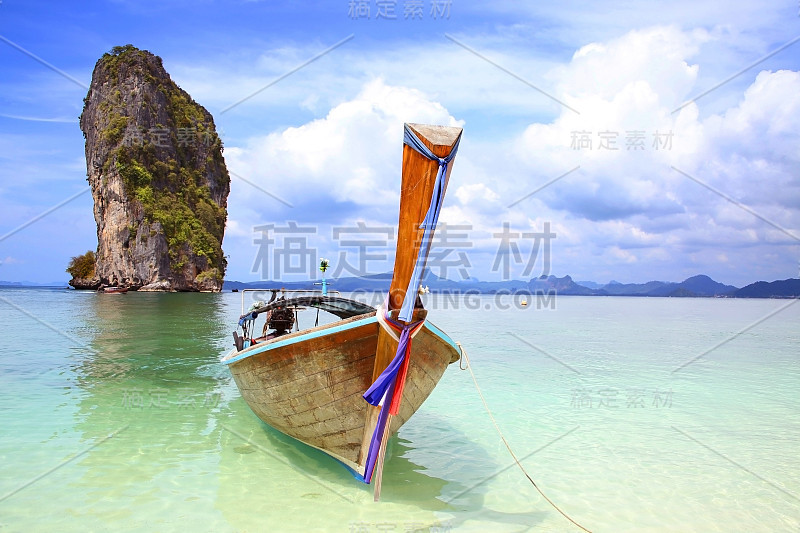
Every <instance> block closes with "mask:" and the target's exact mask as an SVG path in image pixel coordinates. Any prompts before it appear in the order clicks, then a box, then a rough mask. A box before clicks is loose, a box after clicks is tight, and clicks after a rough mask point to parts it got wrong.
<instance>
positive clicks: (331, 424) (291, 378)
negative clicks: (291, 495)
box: [223, 314, 460, 475]
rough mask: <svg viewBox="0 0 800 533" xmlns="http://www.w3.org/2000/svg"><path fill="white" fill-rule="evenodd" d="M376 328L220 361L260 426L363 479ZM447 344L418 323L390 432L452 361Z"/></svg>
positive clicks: (361, 323)
mask: <svg viewBox="0 0 800 533" xmlns="http://www.w3.org/2000/svg"><path fill="white" fill-rule="evenodd" d="M379 329H380V326H379V324H378V321H377V319H376V317H375V314H371V315H361V316H357V317H353V318H349V319H346V320H340V321H338V322H334V323H332V324H328V325H325V326H320V327H317V328H314V329H311V330H306V331H302V332H298V333H293V334H291V335H286V336H283V337H279V338H277V339H272V340H270V341H267V342H263V343H260V344H257V345H255V346H251V347H249V348H247V349H245V350H243V351H241V352H236V351H235V350H234V351H233V352H231V353H230V354H228V356H226V357H225V358H224V359H223V362H224V363H226V364H228V366H229V368H230V371H231V374H232V375H233V378H234V380H235V381H236V385H237V386H238V387H239V391H240V392H241V394H242V397H243V398H244V400H245V401H246V402H247V404H248V405H249V406H250V408H251V409H252V411H253V412H254V413H255V414H256V416H258V417H259V418H260V419H261V420H262V421H264V422H265V423H267V424H269V425H270V426H272V427H274V428H275V429H277V430H279V431H281V432H283V433H285V434H287V435H289V436H291V437H294V438H295V439H297V440H300V441H302V442H304V443H306V444H308V445H310V446H313V447H315V448H318V449H320V450H322V451H324V452H326V453H328V454H329V455H331V456H332V457H334V458H336V459H338V460H339V461H341V462H342V463H344V464H345V465H347V466H348V467H350V468H351V469H353V470H354V471H356V472H358V473H359V474H362V475H363V473H364V462H365V461H366V454H367V450H366V449H365V445H364V442H365V441H366V440H368V439H365V434H364V433H365V427H366V426H367V424H366V420H367V408H368V407H369V405H368V404H367V402H366V401H365V400H364V399H363V397H362V394H364V392H365V391H366V390H367V388H369V386H370V385H371V384H372V378H373V366H374V362H375V353H376V348H377V343H378V332H379ZM459 356H460V353H459V351H458V348H457V347H456V345H455V344H454V343H453V341H452V340H451V339H450V338H449V337H448V336H447V335H445V334H444V333H442V332H441V331H440V330H439V329H438V328H436V327H435V326H433V325H432V324H429V323H426V324H425V326H424V327H423V328H422V330H421V331H420V332H419V334H418V335H417V336H416V337H415V339H414V341H413V343H412V348H411V355H410V359H409V369H408V376H407V379H406V385H405V388H404V390H403V398H402V402H401V404H400V412H399V414H398V415H397V416H395V417H394V418H393V419H392V426H391V430H390V431H391V433H395V432H396V431H397V430H398V429H399V428H400V427H401V426H402V425H403V424H404V423H405V422H406V421H407V420H408V419H409V418H411V416H412V415H413V414H414V413H415V412H416V411H417V409H419V407H420V406H421V405H422V403H423V402H424V401H425V399H426V398H427V397H428V396H429V395H430V393H431V392H432V391H433V389H434V387H435V386H436V384H437V383H438V382H439V379H440V378H441V377H442V374H443V373H444V371H445V369H446V368H447V366H448V365H449V364H450V363H453V362H455V361H457V360H458V358H459Z"/></svg>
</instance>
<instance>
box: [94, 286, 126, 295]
mask: <svg viewBox="0 0 800 533" xmlns="http://www.w3.org/2000/svg"><path fill="white" fill-rule="evenodd" d="M100 292H103V293H105V294H125V293H126V292H128V287H104V288H103V289H102V290H101V291H100Z"/></svg>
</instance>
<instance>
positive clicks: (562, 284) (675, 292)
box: [0, 272, 800, 298]
mask: <svg viewBox="0 0 800 533" xmlns="http://www.w3.org/2000/svg"><path fill="white" fill-rule="evenodd" d="M391 280H392V274H391V272H386V273H383V274H374V275H370V276H363V277H347V278H339V279H335V280H328V281H329V283H330V288H331V289H334V290H337V291H340V292H358V291H367V292H373V291H387V290H389V284H390V283H391ZM315 283H318V282H314V281H313V280H312V281H253V282H241V281H225V284H224V285H223V290H226V291H230V290H234V289H236V290H241V289H257V288H264V287H268V288H275V287H283V288H285V289H302V290H308V289H319V288H320V287H319V285H318V284H315ZM422 284H423V285H426V286H428V288H429V289H430V290H431V292H462V293H464V292H472V293H480V294H496V293H510V294H514V293H519V294H526V293H527V294H537V293H538V294H547V293H553V292H554V293H556V294H559V295H565V296H651V297H653V296H661V297H663V296H669V297H690V298H702V297H707V298H712V297H716V298H723V297H724V298H800V279H793V278H790V279H784V280H778V281H773V282H766V281H758V282H756V283H751V284H750V285H747V286H746V287H742V288H741V289H739V288H737V287H734V286H733V285H725V284H722V283H719V282H716V281H714V280H713V279H711V278H710V277H708V276H705V275H699V276H692V277H691V278H688V279H685V280H683V281H681V282H680V283H675V282H669V281H648V282H647V283H619V282H617V281H611V282H609V283H606V284H605V285H603V284H601V283H595V282H593V281H578V282H576V281H573V280H572V277H570V276H564V277H562V278H558V277H556V276H545V277H541V278H533V279H530V280H528V281H525V280H511V281H479V280H476V279H466V280H462V281H453V280H449V279H446V278H441V277H439V276H436V275H435V274H432V273H430V272H427V273H426V275H425V276H424V278H423V281H422ZM0 287H17V288H21V287H67V283H66V282H64V281H53V282H50V283H37V282H33V281H2V280H0Z"/></svg>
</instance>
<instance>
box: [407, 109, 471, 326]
mask: <svg viewBox="0 0 800 533" xmlns="http://www.w3.org/2000/svg"><path fill="white" fill-rule="evenodd" d="M460 143H461V136H460V135H459V136H458V139H456V142H455V144H454V145H453V149H452V150H451V151H450V154H449V155H448V156H447V157H437V156H436V155H435V154H434V153H433V152H431V151H430V150H429V149H428V147H427V146H425V144H424V143H423V142H422V141H421V140H420V139H419V137H417V136H416V135H415V134H414V132H413V131H411V128H409V127H408V124H406V125H404V132H403V144H406V145H408V146H409V147H411V148H412V149H414V150H415V151H416V152H418V153H419V154H422V155H424V156H425V157H427V158H428V159H430V160H431V161H438V162H439V170H438V171H437V172H436V181H435V182H434V185H433V194H432V195H431V205H430V206H429V207H428V212H427V213H426V214H425V220H423V222H422V226H421V227H422V228H423V233H422V241H421V242H420V246H419V254H418V255H417V263H416V265H414V271H413V272H412V273H411V279H410V280H409V281H408V288H407V289H406V294H405V297H404V298H403V305H402V306H400V313H399V315H398V316H397V318H398V319H399V320H403V321H404V322H408V321H410V320H411V316H412V314H413V313H414V304H415V303H416V301H417V291H419V284H420V281H421V278H422V272H423V271H424V270H425V263H426V262H427V260H428V252H429V251H430V248H431V241H432V240H433V230H434V229H436V224H437V222H438V221H439V213H440V212H441V210H442V202H443V201H444V193H445V186H446V182H445V180H446V178H447V167H448V165H449V164H450V162H451V161H452V160H453V158H454V157H455V156H456V152H458V145H459V144H460Z"/></svg>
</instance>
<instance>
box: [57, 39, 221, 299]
mask: <svg viewBox="0 0 800 533" xmlns="http://www.w3.org/2000/svg"><path fill="white" fill-rule="evenodd" d="M80 126H81V130H82V131H83V135H84V137H85V139H86V169H87V174H88V181H89V184H90V185H91V189H92V196H93V198H94V218H95V221H96V222H97V241H98V244H97V254H96V265H95V271H94V274H93V276H92V279H90V280H86V279H77V278H73V280H72V281H70V284H71V285H73V286H75V287H76V288H78V287H79V288H96V287H100V286H105V285H121V286H125V287H129V288H131V289H135V290H145V291H146V290H173V291H219V290H221V288H222V281H223V277H224V275H225V267H226V265H227V261H226V260H225V256H224V254H223V252H222V238H223V234H224V231H225V221H226V219H227V210H226V207H227V201H228V200H227V198H228V193H229V192H230V177H229V175H228V171H227V169H226V167H225V161H224V159H223V157H222V142H221V140H220V138H219V136H218V135H217V133H216V130H215V127H214V120H213V118H212V116H211V114H210V113H209V112H208V111H206V109H205V108H203V107H202V106H201V105H199V104H198V103H196V102H195V101H194V100H192V98H191V96H189V94H188V93H186V91H184V90H182V89H181V88H180V87H178V86H177V85H176V84H175V82H173V81H172V79H171V78H170V76H169V74H167V72H166V71H165V70H164V67H163V65H162V63H161V58H159V57H158V56H155V55H153V54H151V53H150V52H147V51H145V50H139V49H137V48H135V47H133V46H132V45H127V46H122V47H115V48H114V49H113V50H112V51H111V52H109V53H107V54H105V55H103V57H101V58H100V60H99V61H98V62H97V64H96V65H95V68H94V73H93V74H92V84H91V86H90V88H89V93H88V94H87V96H86V98H85V99H84V108H83V113H82V114H81V117H80Z"/></svg>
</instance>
